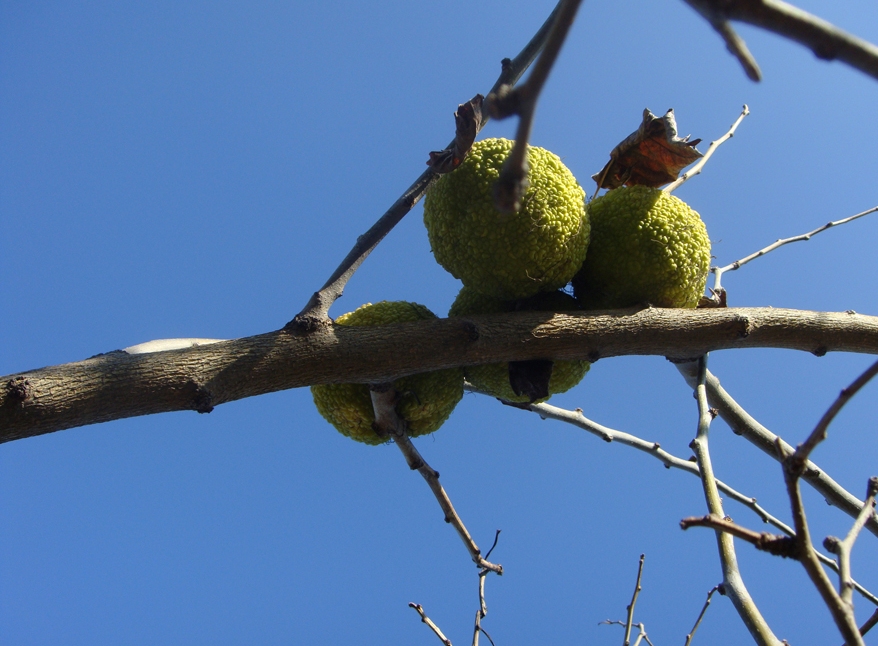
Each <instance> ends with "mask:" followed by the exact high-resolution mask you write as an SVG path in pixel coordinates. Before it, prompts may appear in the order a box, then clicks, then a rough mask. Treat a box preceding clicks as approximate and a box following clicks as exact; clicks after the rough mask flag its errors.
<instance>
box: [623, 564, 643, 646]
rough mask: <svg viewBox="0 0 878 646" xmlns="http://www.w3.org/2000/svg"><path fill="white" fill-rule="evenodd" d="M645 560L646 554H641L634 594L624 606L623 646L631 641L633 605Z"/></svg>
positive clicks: (635, 602) (638, 593)
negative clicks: (625, 613)
mask: <svg viewBox="0 0 878 646" xmlns="http://www.w3.org/2000/svg"><path fill="white" fill-rule="evenodd" d="M645 560H646V554H641V555H640V562H639V564H638V566H637V582H636V583H635V584H634V594H633V595H631V603H629V604H628V606H627V607H626V610H627V611H628V615H627V617H626V618H625V639H624V641H623V642H622V643H623V644H624V646H628V645H629V644H630V643H631V625H632V624H633V623H634V606H635V605H636V604H637V597H639V596H640V591H641V590H642V589H643V588H642V587H641V585H640V581H641V580H642V579H643V562H644V561H645Z"/></svg>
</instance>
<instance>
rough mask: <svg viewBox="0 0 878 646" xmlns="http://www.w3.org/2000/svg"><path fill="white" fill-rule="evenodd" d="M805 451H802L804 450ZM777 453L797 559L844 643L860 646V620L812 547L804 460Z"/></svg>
mask: <svg viewBox="0 0 878 646" xmlns="http://www.w3.org/2000/svg"><path fill="white" fill-rule="evenodd" d="M800 448H801V447H800ZM777 452H778V454H779V455H780V456H782V458H783V462H782V464H783V474H784V482H785V483H786V486H787V495H788V496H789V498H790V506H791V507H792V512H793V522H794V525H795V528H796V552H797V555H796V556H797V558H798V560H799V561H801V563H802V566H803V567H804V568H805V571H806V572H807V573H808V578H810V579H811V582H812V583H813V584H814V587H815V588H817V592H818V593H820V596H821V597H822V598H823V603H824V604H826V607H827V608H828V609H829V612H830V614H831V615H832V619H833V620H834V621H835V625H836V627H837V628H838V630H839V632H840V633H841V635H842V637H843V638H844V640H845V641H846V642H847V643H848V644H851V645H852V646H860V645H862V644H863V639H862V637H861V636H860V632H859V628H858V627H857V623H856V617H855V616H854V613H853V612H852V610H851V608H850V607H849V606H848V605H847V604H845V603H844V601H843V600H842V599H841V597H840V596H839V595H838V594H837V593H836V591H835V589H833V587H832V582H831V581H830V580H829V577H828V576H827V575H826V571H825V570H824V569H823V568H822V567H821V566H820V561H819V560H818V559H817V556H816V550H815V549H814V546H813V545H812V543H811V532H810V529H809V527H808V519H807V517H806V515H805V504H804V502H803V501H802V492H801V487H800V486H799V482H800V480H801V475H802V472H803V471H804V463H805V461H804V460H801V459H798V458H797V453H798V451H796V452H795V453H792V454H791V453H787V452H786V451H785V450H784V448H783V447H782V446H781V443H780V442H778V443H777Z"/></svg>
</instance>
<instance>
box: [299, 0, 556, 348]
mask: <svg viewBox="0 0 878 646" xmlns="http://www.w3.org/2000/svg"><path fill="white" fill-rule="evenodd" d="M565 1H566V0H560V2H559V6H560V4H561V3H563V2H565ZM558 10H559V8H558V7H555V9H554V10H553V11H552V13H551V14H550V15H549V17H548V18H547V19H546V21H545V22H544V23H543V25H542V26H541V27H540V29H539V30H538V31H537V33H536V34H534V36H533V38H531V40H530V42H528V44H527V45H525V47H524V49H522V50H521V52H520V53H519V54H518V56H516V57H515V58H514V59H511V60H510V59H504V61H503V66H502V71H501V73H500V76H499V77H498V79H497V81H496V82H495V83H494V86H493V87H492V88H491V92H495V91H496V90H497V88H499V87H505V86H511V85H514V84H515V83H516V82H517V81H518V79H520V78H521V76H522V74H524V72H525V71H526V70H527V68H528V67H530V65H531V63H533V61H534V59H535V58H536V57H537V55H538V54H539V53H540V51H542V49H543V47H545V45H546V42H547V39H548V37H549V32H550V30H551V28H552V25H553V24H554V23H555V18H556V17H557V15H558ZM487 121H488V116H487V114H486V113H484V112H483V114H482V120H481V124H480V125H479V127H478V129H481V127H483V126H484V125H485V123H487ZM453 145H454V140H452V142H451V143H450V144H449V145H448V147H451V146H453ZM437 177H438V173H437V172H436V171H435V170H434V169H433V168H428V169H427V170H425V171H424V172H423V173H421V175H420V176H419V177H418V178H417V179H416V180H415V181H414V182H413V183H412V185H411V186H409V187H408V189H406V191H405V192H404V193H403V194H402V195H401V196H400V197H399V199H397V200H396V202H394V203H393V205H391V207H390V208H389V209H388V210H387V211H386V212H385V213H384V215H382V216H381V217H380V218H379V219H378V221H377V222H376V223H375V224H373V225H372V227H370V228H369V230H368V231H366V233H364V234H363V235H361V236H360V237H359V238H357V242H356V244H354V247H353V248H352V249H351V250H350V252H349V253H348V255H347V256H345V259H344V260H343V261H342V262H341V264H340V265H339V266H338V268H336V270H335V271H334V272H333V273H332V275H331V276H330V277H329V279H328V280H327V281H326V283H325V284H324V285H323V287H321V288H320V291H317V292H315V293H314V294H313V295H312V296H311V298H310V299H309V301H308V303H307V304H306V305H305V307H304V308H303V309H302V311H301V312H299V313H298V314H297V315H296V317H295V318H294V319H293V320H292V321H290V322H289V323H287V325H286V327H287V329H291V330H294V331H296V332H298V333H308V332H311V331H313V330H315V329H317V328H319V327H320V326H321V325H322V324H324V323H325V322H326V320H327V316H328V313H329V308H330V307H331V306H332V304H333V303H334V302H335V301H336V300H337V299H338V298H339V297H340V296H341V295H342V292H344V288H345V285H346V284H347V282H348V280H350V278H351V276H353V275H354V273H355V272H356V271H357V269H358V268H359V266H360V265H361V264H362V263H363V261H364V260H365V259H366V257H367V256H368V255H369V254H370V253H372V250H373V249H375V247H376V246H378V243H379V242H381V240H383V239H384V237H385V236H386V235H387V234H388V233H390V231H391V230H392V229H393V227H395V226H396V225H397V224H398V223H399V222H400V221H401V220H402V218H403V217H405V215H406V214H407V213H408V212H409V211H411V209H412V207H414V205H415V204H417V203H418V201H419V200H420V199H421V198H422V197H423V196H424V194H425V193H426V191H427V188H428V187H429V186H430V184H432V183H433V181H435V180H436V178H437Z"/></svg>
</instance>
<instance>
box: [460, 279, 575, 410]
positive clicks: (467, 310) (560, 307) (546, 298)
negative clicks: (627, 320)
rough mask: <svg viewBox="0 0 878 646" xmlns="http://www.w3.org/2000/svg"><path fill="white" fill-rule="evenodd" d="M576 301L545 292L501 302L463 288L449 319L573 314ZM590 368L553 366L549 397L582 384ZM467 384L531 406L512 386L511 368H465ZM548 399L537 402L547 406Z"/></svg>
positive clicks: (564, 363) (570, 363)
mask: <svg viewBox="0 0 878 646" xmlns="http://www.w3.org/2000/svg"><path fill="white" fill-rule="evenodd" d="M578 309H580V308H579V303H577V301H576V299H575V298H573V297H572V296H570V294H566V293H564V292H561V291H554V292H546V293H542V294H538V295H537V296H535V297H532V298H529V299H527V300H524V301H517V302H515V301H512V302H510V301H503V300H501V299H499V298H493V297H491V296H485V295H484V294H480V293H479V292H477V291H476V290H474V289H470V288H469V287H464V288H463V289H461V290H460V292H459V293H458V294H457V298H455V299H454V303H452V304H451V309H450V310H449V311H448V316H467V315H471V314H498V313H500V312H513V311H534V312H539V311H547V312H570V311H573V310H578ZM590 367H591V364H590V363H589V362H588V361H555V362H554V365H553V366H552V377H551V378H550V379H549V394H550V396H551V395H555V394H557V393H563V392H566V391H568V390H570V389H571V388H573V387H574V386H575V385H576V384H578V383H579V382H580V381H582V378H583V377H585V373H587V372H588V369H589V368H590ZM464 374H465V375H466V380H467V381H468V382H470V383H471V384H472V385H473V386H475V387H476V388H477V389H478V390H480V391H482V392H485V393H487V394H489V395H492V396H493V397H498V398H500V399H503V400H505V401H510V402H522V403H526V402H530V400H529V399H528V398H527V397H526V396H523V395H516V394H515V391H513V390H512V386H511V385H510V384H509V364H508V363H490V364H485V365H480V366H467V367H466V368H464ZM548 399H549V397H545V398H543V399H540V400H537V402H535V403H538V402H544V401H546V400H548Z"/></svg>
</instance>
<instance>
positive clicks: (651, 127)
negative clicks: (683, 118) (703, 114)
mask: <svg viewBox="0 0 878 646" xmlns="http://www.w3.org/2000/svg"><path fill="white" fill-rule="evenodd" d="M700 142H701V139H696V140H694V141H689V136H688V135H687V136H686V137H683V138H682V139H681V138H680V137H678V136H677V121H676V119H674V110H673V109H671V110H668V111H667V112H666V113H665V115H664V116H663V117H657V116H655V115H654V114H653V113H652V112H650V111H649V109H648V108H647V109H645V110H644V111H643V122H642V123H641V124H640V127H639V128H638V129H637V130H635V131H634V132H632V133H631V134H630V135H628V136H627V137H626V138H625V139H624V141H622V143H620V144H619V145H618V146H616V147H615V148H613V151H612V152H611V153H610V161H609V162H607V165H606V166H604V168H603V169H602V170H601V172H600V173H597V174H596V175H592V179H593V180H594V181H595V182H597V185H598V189H602V188H607V189H611V188H618V187H619V186H622V185H625V186H634V185H640V186H652V187H653V188H658V187H659V186H663V185H664V184H668V183H669V182H673V181H674V180H675V179H677V176H678V175H679V174H680V171H681V170H683V169H684V168H686V166H688V165H689V164H691V163H692V162H694V161H695V160H696V159H698V158H699V157H703V153H701V152H699V151H698V150H696V148H695V146H696V145H698V144H699V143H700Z"/></svg>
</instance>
